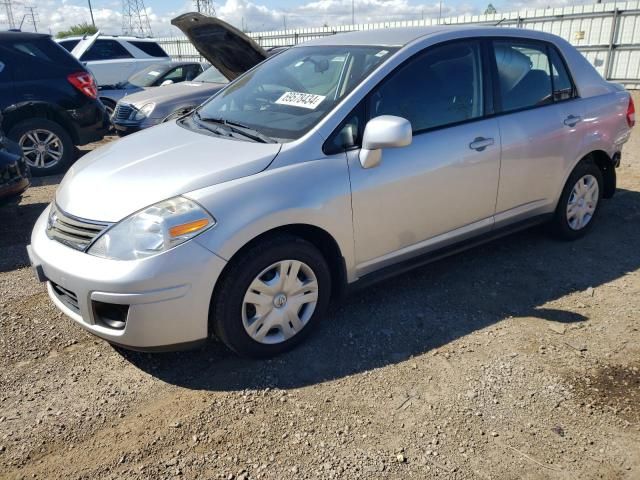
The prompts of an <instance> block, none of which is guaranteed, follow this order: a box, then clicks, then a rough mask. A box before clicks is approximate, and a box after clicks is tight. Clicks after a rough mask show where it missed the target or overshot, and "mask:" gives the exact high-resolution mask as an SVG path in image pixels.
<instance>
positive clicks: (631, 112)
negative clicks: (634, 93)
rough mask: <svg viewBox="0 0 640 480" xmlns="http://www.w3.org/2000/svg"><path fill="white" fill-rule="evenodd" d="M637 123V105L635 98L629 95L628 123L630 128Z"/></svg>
mask: <svg viewBox="0 0 640 480" xmlns="http://www.w3.org/2000/svg"><path fill="white" fill-rule="evenodd" d="M635 124H636V107H635V105H634V104H633V98H631V97H629V105H628V106H627V125H629V128H631V127H633V126H634V125H635Z"/></svg>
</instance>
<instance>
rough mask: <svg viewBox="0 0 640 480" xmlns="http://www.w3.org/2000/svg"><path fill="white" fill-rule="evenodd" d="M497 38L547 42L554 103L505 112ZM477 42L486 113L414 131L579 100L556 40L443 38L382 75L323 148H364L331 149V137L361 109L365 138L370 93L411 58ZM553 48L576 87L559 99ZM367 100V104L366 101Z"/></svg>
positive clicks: (346, 116) (333, 133)
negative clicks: (446, 46)
mask: <svg viewBox="0 0 640 480" xmlns="http://www.w3.org/2000/svg"><path fill="white" fill-rule="evenodd" d="M496 40H513V41H515V42H518V41H519V42H522V43H537V44H541V45H543V46H544V49H545V54H546V55H547V60H548V62H549V70H550V73H551V77H552V78H551V99H552V101H551V102H550V103H547V104H545V105H532V106H529V107H523V108H519V109H517V110H509V111H508V112H505V111H503V110H502V97H501V93H500V82H499V78H498V64H497V62H496V56H495V51H494V48H493V42H495V41H496ZM464 41H466V42H476V43H478V44H479V48H480V61H481V62H482V74H483V76H484V78H483V82H482V95H483V115H481V116H479V117H475V118H470V119H467V120H462V121H460V122H453V123H447V124H445V125H440V126H437V127H432V128H427V129H423V130H419V131H416V132H413V136H416V135H421V134H423V133H430V132H434V131H438V130H442V129H445V128H453V127H457V126H459V125H465V124H467V123H471V122H478V121H482V120H488V119H491V118H497V117H501V116H504V115H511V114H513V113H519V112H523V111H527V110H532V109H534V108H545V107H549V106H552V105H555V104H557V103H564V102H569V101H573V100H577V99H579V98H580V95H579V93H578V89H577V87H576V84H575V81H574V80H573V75H572V73H571V69H570V68H569V65H568V63H567V60H566V59H565V57H564V55H563V54H562V52H561V51H560V49H559V48H558V47H557V46H556V45H554V44H553V43H552V42H548V41H546V40H539V39H535V38H527V37H514V36H510V35H504V36H503V35H492V36H486V37H484V36H481V37H465V38H456V39H453V40H447V41H444V42H440V43H436V44H434V45H429V46H428V47H426V48H424V49H422V50H420V51H419V52H416V53H414V54H413V55H411V56H410V57H409V58H407V59H405V60H403V61H402V63H400V64H399V65H397V66H396V67H395V68H394V69H393V70H391V71H390V72H389V73H388V74H387V75H386V76H385V77H384V78H382V79H380V81H378V83H376V84H375V85H374V86H373V87H371V89H370V90H369V92H367V93H366V95H365V96H364V98H362V99H361V100H360V101H359V102H358V104H357V105H356V106H355V107H354V108H353V109H352V110H350V111H349V113H348V114H347V115H345V117H344V118H343V119H342V120H341V121H340V123H339V124H338V126H337V127H336V128H335V129H334V130H333V131H332V132H331V135H329V136H328V137H327V140H325V142H324V143H323V144H322V152H323V153H324V154H325V155H336V154H338V153H345V152H348V151H351V150H356V149H360V148H362V144H361V143H359V144H357V145H353V146H351V147H348V148H345V149H343V150H340V151H334V150H332V149H330V147H331V145H330V143H331V140H332V139H333V138H334V137H335V135H338V134H339V133H340V130H342V128H343V127H344V125H345V122H346V121H347V120H348V119H349V118H350V117H351V116H352V115H353V113H354V112H357V110H358V109H361V110H362V112H363V113H362V114H363V116H364V121H363V122H361V127H360V130H361V131H359V137H360V140H362V135H363V134H364V129H365V127H366V125H367V123H368V122H369V121H370V120H371V116H370V112H369V98H370V96H371V95H372V94H373V92H374V91H375V90H376V89H377V88H379V87H380V85H382V84H383V83H384V82H385V81H386V80H387V79H389V78H391V77H392V76H393V75H395V74H396V73H397V72H398V71H399V70H400V69H402V68H403V67H404V66H405V65H406V64H407V63H409V62H411V61H412V60H414V59H416V58H418V57H419V56H421V55H424V54H426V53H427V52H428V51H429V50H432V49H433V48H437V47H440V46H444V45H448V44H451V43H456V42H464ZM550 49H554V50H555V52H556V54H557V55H558V58H560V61H561V62H562V66H563V67H564V69H565V71H566V73H567V77H568V78H569V82H570V83H571V87H572V91H571V97H570V98H567V99H565V100H556V99H555V91H554V90H555V89H554V83H553V70H552V68H553V64H552V63H551V56H550V55H549V51H550ZM363 103H364V105H362V104H363Z"/></svg>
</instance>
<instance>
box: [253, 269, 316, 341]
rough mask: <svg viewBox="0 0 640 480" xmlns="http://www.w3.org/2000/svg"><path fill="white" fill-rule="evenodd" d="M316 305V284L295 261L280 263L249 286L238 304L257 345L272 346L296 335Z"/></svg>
mask: <svg viewBox="0 0 640 480" xmlns="http://www.w3.org/2000/svg"><path fill="white" fill-rule="evenodd" d="M317 301H318V280H317V278H316V275H315V273H314V272H313V270H312V269H311V268H310V267H309V266H308V265H307V264H305V263H303V262H300V261H298V260H282V261H279V262H276V263H274V264H273V265H271V266H269V267H267V268H265V269H264V270H263V271H262V272H260V274H258V276H256V278H255V279H254V280H253V281H252V282H251V284H250V285H249V288H248V289H247V292H246V293H245V296H244V300H243V302H242V323H243V325H244V328H245V330H246V332H247V334H249V336H250V337H251V338H252V339H253V340H255V341H256V342H259V343H264V344H276V343H281V342H284V341H286V340H288V339H290V338H291V337H293V336H294V335H296V334H298V333H299V332H300V331H301V330H302V329H303V328H304V327H305V325H306V324H307V323H308V322H309V320H310V319H311V316H312V315H313V312H314V311H315V309H316V304H317Z"/></svg>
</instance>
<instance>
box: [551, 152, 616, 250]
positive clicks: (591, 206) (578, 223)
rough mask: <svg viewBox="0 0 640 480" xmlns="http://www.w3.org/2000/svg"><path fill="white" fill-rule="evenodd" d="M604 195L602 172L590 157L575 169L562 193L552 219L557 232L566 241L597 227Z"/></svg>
mask: <svg viewBox="0 0 640 480" xmlns="http://www.w3.org/2000/svg"><path fill="white" fill-rule="evenodd" d="M602 192H603V180H602V172H601V171H600V168H598V166H597V165H596V164H595V162H594V161H593V159H592V158H590V157H587V158H585V159H584V160H582V161H581V162H580V163H579V164H578V165H577V166H576V168H575V169H574V170H573V172H572V173H571V175H570V176H569V179H568V180H567V183H566V185H565V187H564V189H563V191H562V195H561V196H560V201H559V202H558V206H557V208H556V212H555V214H554V218H553V220H552V228H553V230H554V233H555V234H556V235H557V236H559V237H560V238H562V239H565V240H574V239H576V238H579V237H582V236H583V235H585V234H586V233H587V232H588V231H589V230H590V229H591V228H592V226H593V221H594V219H595V217H596V214H597V213H598V208H599V207H600V200H601V199H602Z"/></svg>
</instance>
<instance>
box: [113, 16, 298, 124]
mask: <svg viewBox="0 0 640 480" xmlns="http://www.w3.org/2000/svg"><path fill="white" fill-rule="evenodd" d="M171 23H172V24H173V25H175V26H176V27H178V28H180V29H181V30H182V31H183V32H184V34H185V35H186V36H187V38H188V39H189V40H190V41H191V43H192V44H193V45H194V46H195V47H196V49H197V50H198V52H199V53H200V55H202V57H203V58H205V59H206V60H207V61H208V62H210V63H211V64H212V65H213V68H209V69H208V70H207V71H206V72H204V73H202V74H201V75H199V76H198V77H196V78H194V79H193V80H192V81H189V82H184V83H182V84H180V85H175V86H174V85H172V86H169V87H167V88H165V89H163V90H154V91H148V90H147V91H144V92H140V93H134V94H133V95H130V96H128V97H127V98H123V99H122V100H121V101H120V102H118V104H117V105H116V107H115V112H114V115H113V117H112V123H113V125H114V127H115V129H116V132H117V133H118V135H120V136H125V135H128V134H130V133H134V132H137V131H140V130H143V129H145V128H149V127H153V126H154V125H157V124H159V123H162V122H165V121H168V120H171V119H175V118H179V117H181V116H183V115H185V114H187V113H189V112H190V111H192V110H193V109H194V108H196V107H197V106H199V105H200V104H202V103H204V102H205V101H206V100H207V99H209V97H211V96H213V95H214V94H216V93H218V92H219V91H220V90H221V89H222V88H223V87H224V86H225V85H226V84H227V83H228V82H229V81H231V80H234V79H235V78H237V77H238V76H239V75H242V74H243V73H244V72H246V71H247V70H249V69H250V68H253V67H255V66H256V65H257V64H258V63H260V62H262V61H263V60H264V59H266V58H267V57H269V56H272V55H274V54H276V53H279V52H280V51H282V50H283V49H285V48H286V47H276V48H272V49H270V50H264V49H263V48H261V47H260V46H258V45H257V44H256V43H255V42H254V41H253V40H252V39H251V38H250V37H248V36H247V35H245V34H244V33H243V32H241V31H239V30H237V29H236V28H234V27H233V26H231V25H229V24H228V23H226V22H224V21H222V20H220V19H218V18H214V17H208V16H205V15H201V14H199V13H195V12H193V13H185V14H184V15H180V16H179V17H176V18H174V19H173V20H172V21H171ZM212 39H218V41H212Z"/></svg>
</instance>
